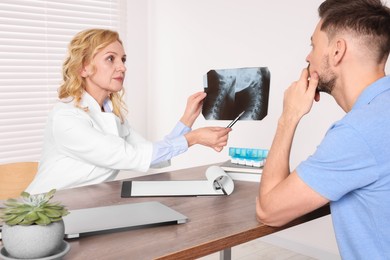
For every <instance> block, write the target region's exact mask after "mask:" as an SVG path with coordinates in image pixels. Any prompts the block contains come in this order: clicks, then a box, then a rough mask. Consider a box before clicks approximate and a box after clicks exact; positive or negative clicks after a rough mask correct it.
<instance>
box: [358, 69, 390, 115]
mask: <svg viewBox="0 0 390 260" xmlns="http://www.w3.org/2000/svg"><path fill="white" fill-rule="evenodd" d="M388 90H390V76H386V77H383V78H380V79H378V80H377V81H375V82H374V83H372V84H371V85H369V86H368V87H367V88H366V89H365V90H364V91H363V92H362V93H361V94H360V96H359V97H358V99H357V101H356V102H355V104H354V105H353V107H352V109H355V108H359V107H362V106H364V105H367V104H369V103H370V102H371V101H372V100H373V99H374V98H375V97H376V96H378V95H380V94H381V93H383V92H385V91H388Z"/></svg>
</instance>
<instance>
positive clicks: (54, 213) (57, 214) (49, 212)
mask: <svg viewBox="0 0 390 260" xmlns="http://www.w3.org/2000/svg"><path fill="white" fill-rule="evenodd" d="M44 214H45V215H46V216H48V217H49V218H58V217H61V211H60V210H54V209H48V208H46V209H45V210H44Z"/></svg>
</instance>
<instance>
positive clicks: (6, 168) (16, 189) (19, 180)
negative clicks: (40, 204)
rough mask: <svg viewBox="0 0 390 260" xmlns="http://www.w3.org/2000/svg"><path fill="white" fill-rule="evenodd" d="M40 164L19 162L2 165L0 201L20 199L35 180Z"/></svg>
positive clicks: (0, 169)
mask: <svg viewBox="0 0 390 260" xmlns="http://www.w3.org/2000/svg"><path fill="white" fill-rule="evenodd" d="M37 170H38V162H18V163H8V164H2V165H0V200H6V199H8V198H18V197H19V196H20V193H21V192H22V191H24V190H25V189H26V188H27V187H28V185H29V184H30V183H31V182H32V180H33V179H34V176H35V174H36V173H37Z"/></svg>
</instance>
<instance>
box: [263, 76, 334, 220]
mask: <svg viewBox="0 0 390 260" xmlns="http://www.w3.org/2000/svg"><path fill="white" fill-rule="evenodd" d="M307 78H308V72H307V70H306V69H304V70H303V71H302V74H301V77H300V79H299V80H298V81H297V82H294V83H293V84H292V85H291V86H290V87H289V88H288V89H287V90H286V91H285V94H284V101H283V112H282V115H281V117H280V118H279V121H278V126H277V130H276V133H275V137H274V140H273V143H272V146H271V149H270V151H269V154H268V157H267V162H266V164H265V166H264V169H263V173H262V178H261V182H260V189H259V196H258V198H257V200H256V216H257V219H258V220H259V221H260V222H262V223H264V224H267V225H270V226H281V225H284V224H286V223H288V222H290V221H292V220H293V219H295V218H297V217H299V216H301V215H304V214H305V213H308V212H310V211H312V210H314V209H316V208H319V207H321V206H322V205H325V204H326V203H328V200H327V199H326V198H324V197H322V196H321V195H320V194H318V193H316V192H315V191H314V190H313V189H311V188H310V187H309V186H308V185H306V184H305V183H304V182H303V181H302V180H301V179H300V177H299V176H298V174H297V173H296V171H293V172H292V173H291V174H290V165H289V160H290V151H291V146H292V142H293V138H294V134H295V130H296V128H297V126H298V124H299V122H300V120H301V118H302V117H303V116H304V115H305V114H307V113H308V112H309V111H310V110H311V107H312V105H313V101H314V97H315V91H316V87H317V84H318V76H317V74H315V75H313V76H312V77H311V80H310V82H309V83H308V80H307Z"/></svg>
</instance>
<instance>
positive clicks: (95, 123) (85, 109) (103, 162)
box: [26, 29, 231, 193]
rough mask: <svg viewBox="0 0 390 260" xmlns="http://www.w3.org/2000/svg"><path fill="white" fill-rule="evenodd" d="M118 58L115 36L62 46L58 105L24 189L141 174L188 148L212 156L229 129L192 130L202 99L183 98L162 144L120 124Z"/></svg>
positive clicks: (100, 34) (98, 32)
mask: <svg viewBox="0 0 390 260" xmlns="http://www.w3.org/2000/svg"><path fill="white" fill-rule="evenodd" d="M125 62H126V54H125V51H124V48H123V45H122V41H121V40H120V38H119V35H118V33H117V32H114V31H110V30H103V29H91V30H85V31H82V32H80V33H78V34H77V35H76V36H75V37H74V38H73V40H72V41H71V42H70V44H69V48H68V56H67V58H66V60H65V62H64V64H63V83H62V85H61V86H60V88H59V98H60V102H59V103H58V104H56V105H55V106H54V108H53V110H52V111H51V113H50V114H49V117H48V121H47V125H46V129H45V139H44V146H43V152H42V157H41V161H40V164H39V168H38V173H37V175H36V177H35V179H34V180H33V182H32V183H31V184H30V186H29V187H28V188H27V190H26V191H28V192H30V193H43V192H47V191H49V190H51V189H53V188H55V189H65V188H72V187H77V186H83V185H90V184H96V183H101V182H104V181H110V180H114V178H115V177H116V176H117V174H118V172H119V170H137V171H143V172H145V171H147V170H148V169H149V167H151V166H153V165H156V164H159V163H161V162H164V161H167V160H169V159H171V158H172V157H174V156H177V155H179V154H181V153H183V152H185V151H187V149H188V148H189V147H190V146H192V145H195V144H200V145H204V146H207V147H211V148H213V149H214V150H215V151H217V152H220V151H221V150H222V149H223V147H224V146H226V144H227V141H228V134H229V132H230V131H231V129H229V128H223V127H204V128H199V129H195V130H192V129H191V127H192V125H193V123H194V121H195V120H196V118H197V117H198V116H199V114H200V112H201V108H202V103H203V100H204V98H205V97H206V94H205V93H203V92H198V93H195V94H193V95H192V96H190V97H189V98H188V100H187V106H186V108H185V111H184V114H183V116H182V117H181V119H180V121H179V122H178V123H177V124H176V126H175V127H174V128H173V130H172V131H171V133H169V134H168V135H167V136H166V137H165V138H164V140H162V141H159V142H150V141H147V140H145V139H144V138H143V137H142V136H141V135H140V134H138V133H137V132H135V131H134V130H133V129H132V128H131V127H130V126H129V123H128V122H127V120H126V117H125V115H126V112H127V110H126V106H125V103H124V101H123V95H124V88H123V82H124V79H125V72H126V66H125Z"/></svg>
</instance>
